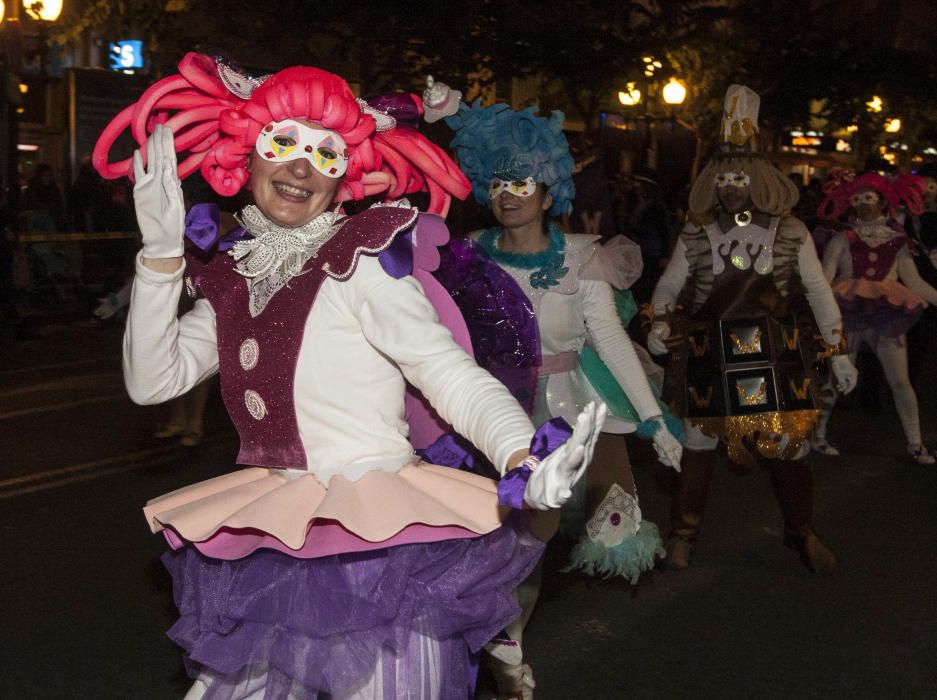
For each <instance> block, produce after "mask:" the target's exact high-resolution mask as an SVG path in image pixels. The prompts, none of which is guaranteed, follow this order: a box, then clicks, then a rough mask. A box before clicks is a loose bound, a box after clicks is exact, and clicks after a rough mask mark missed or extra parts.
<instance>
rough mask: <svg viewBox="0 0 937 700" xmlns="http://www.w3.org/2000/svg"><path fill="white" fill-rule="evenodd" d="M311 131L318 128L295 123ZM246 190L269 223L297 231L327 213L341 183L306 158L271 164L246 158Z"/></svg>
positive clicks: (308, 123)
mask: <svg viewBox="0 0 937 700" xmlns="http://www.w3.org/2000/svg"><path fill="white" fill-rule="evenodd" d="M295 121H298V122H300V123H303V124H306V125H308V126H310V127H313V128H321V127H320V126H319V125H317V124H315V123H313V122H308V121H304V120H300V119H297V120H295ZM248 170H249V171H250V189H251V192H252V194H253V195H254V203H255V204H256V205H257V207H258V208H259V209H260V211H262V212H263V213H264V215H265V216H266V217H267V218H268V219H270V220H271V221H272V222H273V223H275V224H277V225H279V226H283V227H286V228H297V227H299V226H303V225H304V224H307V223H309V222H310V221H312V220H313V219H314V218H316V217H317V216H318V215H319V214H321V213H323V212H324V211H326V210H328V208H329V206H330V205H331V204H332V200H333V199H334V198H335V193H336V192H337V191H338V188H339V186H340V185H341V183H342V180H341V178H335V177H327V176H326V175H323V174H322V173H320V172H319V171H318V170H316V169H315V168H314V167H313V165H312V163H311V162H310V161H309V160H308V159H306V158H296V159H294V160H288V161H285V162H274V161H270V160H265V159H264V158H261V157H260V156H259V155H258V154H257V152H256V151H252V152H251V154H250V160H249V161H248Z"/></svg>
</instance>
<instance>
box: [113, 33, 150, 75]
mask: <svg viewBox="0 0 937 700" xmlns="http://www.w3.org/2000/svg"><path fill="white" fill-rule="evenodd" d="M108 49H109V51H108V53H109V54H110V59H111V68H113V69H114V70H138V69H140V68H143V42H142V41H138V40H136V39H127V40H124V41H114V42H111V43H110V44H109V45H108Z"/></svg>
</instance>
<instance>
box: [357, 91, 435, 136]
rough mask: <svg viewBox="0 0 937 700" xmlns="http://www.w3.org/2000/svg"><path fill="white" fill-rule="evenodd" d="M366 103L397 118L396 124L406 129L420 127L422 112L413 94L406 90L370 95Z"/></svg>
mask: <svg viewBox="0 0 937 700" xmlns="http://www.w3.org/2000/svg"><path fill="white" fill-rule="evenodd" d="M367 103H368V104H369V105H370V106H371V107H373V108H374V109H377V110H380V111H381V112H383V113H384V114H386V115H388V116H391V117H393V118H394V119H396V120H397V124H399V125H400V126H405V127H407V128H408V129H414V130H418V129H419V128H420V117H422V116H423V113H422V112H421V110H420V106H419V105H418V104H417V101H416V100H415V99H414V96H413V95H411V94H410V93H406V92H395V93H389V94H385V95H372V96H371V97H368V98H367Z"/></svg>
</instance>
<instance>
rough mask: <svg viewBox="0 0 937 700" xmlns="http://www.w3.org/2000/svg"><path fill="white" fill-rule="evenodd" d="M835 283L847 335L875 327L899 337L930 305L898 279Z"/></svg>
mask: <svg viewBox="0 0 937 700" xmlns="http://www.w3.org/2000/svg"><path fill="white" fill-rule="evenodd" d="M832 287H833V294H834V296H835V297H836V301H837V302H838V303H839V307H840V309H841V310H842V312H843V323H844V324H845V326H846V334H847V336H848V335H849V334H856V333H861V332H863V331H866V330H869V329H871V330H874V331H875V332H876V333H877V334H878V335H883V336H887V337H890V338H898V337H900V336H902V335H904V334H905V333H907V331H908V329H909V328H910V327H911V326H913V325H914V324H915V323H916V322H917V320H918V319H919V318H920V316H921V313H922V312H923V311H924V309H925V308H926V307H927V302H926V301H924V299H923V298H922V297H921V296H920V295H919V294H917V293H916V292H913V291H911V290H910V289H908V288H907V287H906V286H904V285H903V284H901V283H900V282H898V281H897V280H867V279H861V278H856V279H838V280H835V281H834V282H833V285H832Z"/></svg>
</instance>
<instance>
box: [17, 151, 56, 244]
mask: <svg viewBox="0 0 937 700" xmlns="http://www.w3.org/2000/svg"><path fill="white" fill-rule="evenodd" d="M20 204H21V207H20V216H21V218H22V219H23V226H22V228H23V230H25V231H42V232H46V233H53V232H55V231H61V230H63V229H64V224H65V211H64V206H63V205H62V193H61V192H60V191H59V186H58V185H57V184H56V183H55V171H54V170H52V166H51V165H49V164H48V163H40V164H39V165H37V166H36V172H35V173H33V176H32V178H30V180H29V184H27V185H26V189H25V190H24V191H23V200H22V202H21V203H20Z"/></svg>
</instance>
